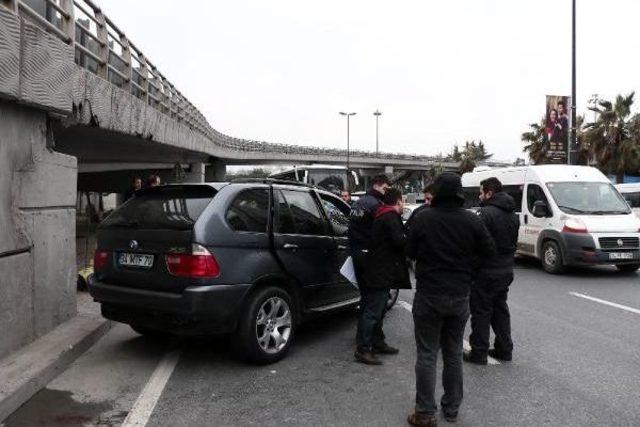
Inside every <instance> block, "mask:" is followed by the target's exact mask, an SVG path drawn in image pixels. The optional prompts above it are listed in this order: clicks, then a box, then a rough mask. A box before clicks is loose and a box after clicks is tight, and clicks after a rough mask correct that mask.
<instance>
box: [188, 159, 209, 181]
mask: <svg viewBox="0 0 640 427" xmlns="http://www.w3.org/2000/svg"><path fill="white" fill-rule="evenodd" d="M204 176H205V165H204V163H191V168H190V171H189V172H187V175H186V176H185V178H184V182H204Z"/></svg>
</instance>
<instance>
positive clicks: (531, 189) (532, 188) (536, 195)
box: [527, 184, 551, 212]
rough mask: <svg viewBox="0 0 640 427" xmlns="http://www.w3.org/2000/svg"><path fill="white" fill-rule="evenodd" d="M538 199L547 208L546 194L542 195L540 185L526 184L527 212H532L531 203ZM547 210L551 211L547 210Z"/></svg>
mask: <svg viewBox="0 0 640 427" xmlns="http://www.w3.org/2000/svg"><path fill="white" fill-rule="evenodd" d="M538 201H540V202H544V204H545V205H547V207H548V208H549V203H548V202H547V196H545V195H544V190H542V187H540V186H539V185H536V184H529V185H528V186H527V207H528V208H529V212H533V204H534V203H535V202H538ZM549 212H551V211H550V210H549Z"/></svg>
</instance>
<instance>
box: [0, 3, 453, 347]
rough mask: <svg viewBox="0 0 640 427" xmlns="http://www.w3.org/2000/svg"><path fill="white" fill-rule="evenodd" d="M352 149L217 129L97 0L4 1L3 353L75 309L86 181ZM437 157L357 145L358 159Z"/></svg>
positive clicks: (0, 79)
mask: <svg viewBox="0 0 640 427" xmlns="http://www.w3.org/2000/svg"><path fill="white" fill-rule="evenodd" d="M346 154H347V153H346V152H345V151H342V150H332V149H321V148H307V147H298V146H293V145H285V144H275V143H267V142H262V141H250V140H246V139H241V138H235V137H231V136H228V135H225V134H223V133H221V132H218V131H217V130H215V129H214V128H213V127H212V126H211V125H210V124H209V123H208V122H207V120H206V119H205V118H204V116H203V115H202V114H201V113H200V112H199V111H198V109H197V108H196V107H195V106H193V104H191V103H190V102H189V100H188V99H187V98H186V97H185V96H184V95H183V94H182V93H181V92H180V91H179V90H178V89H177V88H176V87H175V86H174V85H173V84H172V83H171V82H170V81H168V79H167V78H166V77H165V76H164V75H163V74H162V73H161V72H160V71H159V70H158V69H157V68H156V67H155V66H154V65H153V64H152V63H151V62H150V61H149V60H148V59H147V58H146V57H145V55H144V53H143V52H142V51H141V50H140V49H138V48H137V47H136V46H135V45H134V44H133V43H132V42H131V41H130V40H129V39H128V38H127V37H126V35H125V34H124V32H123V31H121V30H120V29H119V28H118V27H117V25H116V24H115V23H113V22H112V21H111V20H110V19H109V18H108V17H107V16H105V14H104V13H103V12H102V11H101V9H100V8H99V7H98V6H97V5H96V4H94V3H93V2H92V1H90V0H0V230H1V231H0V233H1V236H0V237H1V238H0V328H1V329H2V330H3V331H4V333H3V339H2V340H0V357H2V356H4V355H5V354H7V353H9V352H10V351H12V350H15V349H17V348H19V347H20V346H22V345H24V344H26V343H28V342H30V341H32V340H33V339H35V338H36V337H38V336H40V335H42V334H44V333H46V332H47V331H49V330H51V329H52V328H53V327H55V326H56V325H58V324H59V323H61V322H63V321H65V320H67V319H69V318H70V317H72V316H74V315H75V280H76V266H75V247H74V246H75V239H74V237H75V206H76V190H77V188H78V187H79V186H80V188H82V189H84V190H91V189H100V188H98V185H97V184H96V183H97V182H105V181H106V182H118V184H117V186H118V187H120V186H121V187H122V188H118V189H120V190H124V189H125V186H126V182H127V180H126V179H122V177H123V176H125V175H123V171H124V172H125V173H133V172H131V171H141V170H154V169H171V168H172V167H174V165H176V164H179V165H182V167H184V168H185V169H186V171H187V174H186V176H185V177H184V179H185V180H187V181H196V182H197V181H203V180H205V179H207V180H220V179H222V177H223V175H224V172H225V166H226V165H227V164H242V163H245V164H247V163H249V164H260V163H277V162H279V163H282V162H289V163H297V164H303V163H323V164H344V162H345V159H346ZM434 163H438V159H435V158H430V157H426V156H412V155H404V154H392V153H380V154H379V155H377V154H375V153H368V152H360V151H354V152H351V164H353V165H354V167H358V168H381V169H382V168H384V167H394V168H396V169H426V168H429V167H430V165H432V164H434ZM447 166H449V167H453V166H455V165H447ZM127 171H128V172H127ZM96 174H101V175H96ZM115 190H116V189H112V191H115Z"/></svg>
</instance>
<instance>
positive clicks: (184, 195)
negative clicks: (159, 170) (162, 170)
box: [100, 185, 217, 230]
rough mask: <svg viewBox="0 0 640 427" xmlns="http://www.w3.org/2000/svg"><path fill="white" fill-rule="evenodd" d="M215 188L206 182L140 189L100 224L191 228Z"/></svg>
mask: <svg viewBox="0 0 640 427" xmlns="http://www.w3.org/2000/svg"><path fill="white" fill-rule="evenodd" d="M216 192H217V191H216V190H215V189H214V188H212V187H209V186H205V185H186V186H181V185H175V186H173V185H172V186H166V187H155V188H149V189H145V190H141V191H138V192H137V193H136V195H135V196H134V197H133V198H132V199H131V200H129V201H128V202H127V203H125V204H124V205H122V206H120V207H119V208H118V209H116V210H115V211H114V212H113V213H112V214H111V215H109V216H108V217H107V219H105V220H104V221H103V222H102V224H100V228H114V227H115V228H138V229H169V230H189V229H191V228H192V227H193V224H194V223H195V222H196V221H197V219H198V217H200V214H202V211H204V208H206V207H207V205H208V204H209V202H211V199H213V196H215V194H216Z"/></svg>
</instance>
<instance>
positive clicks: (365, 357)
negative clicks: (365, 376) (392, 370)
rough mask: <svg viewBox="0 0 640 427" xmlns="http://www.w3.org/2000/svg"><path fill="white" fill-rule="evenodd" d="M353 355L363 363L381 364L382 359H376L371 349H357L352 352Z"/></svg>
mask: <svg viewBox="0 0 640 427" xmlns="http://www.w3.org/2000/svg"><path fill="white" fill-rule="evenodd" d="M353 357H354V358H355V359H356V361H357V362H360V363H364V364H365V365H382V360H380V359H378V358H377V357H376V355H375V354H373V352H371V351H367V350H360V349H358V350H356V352H355V353H353Z"/></svg>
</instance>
